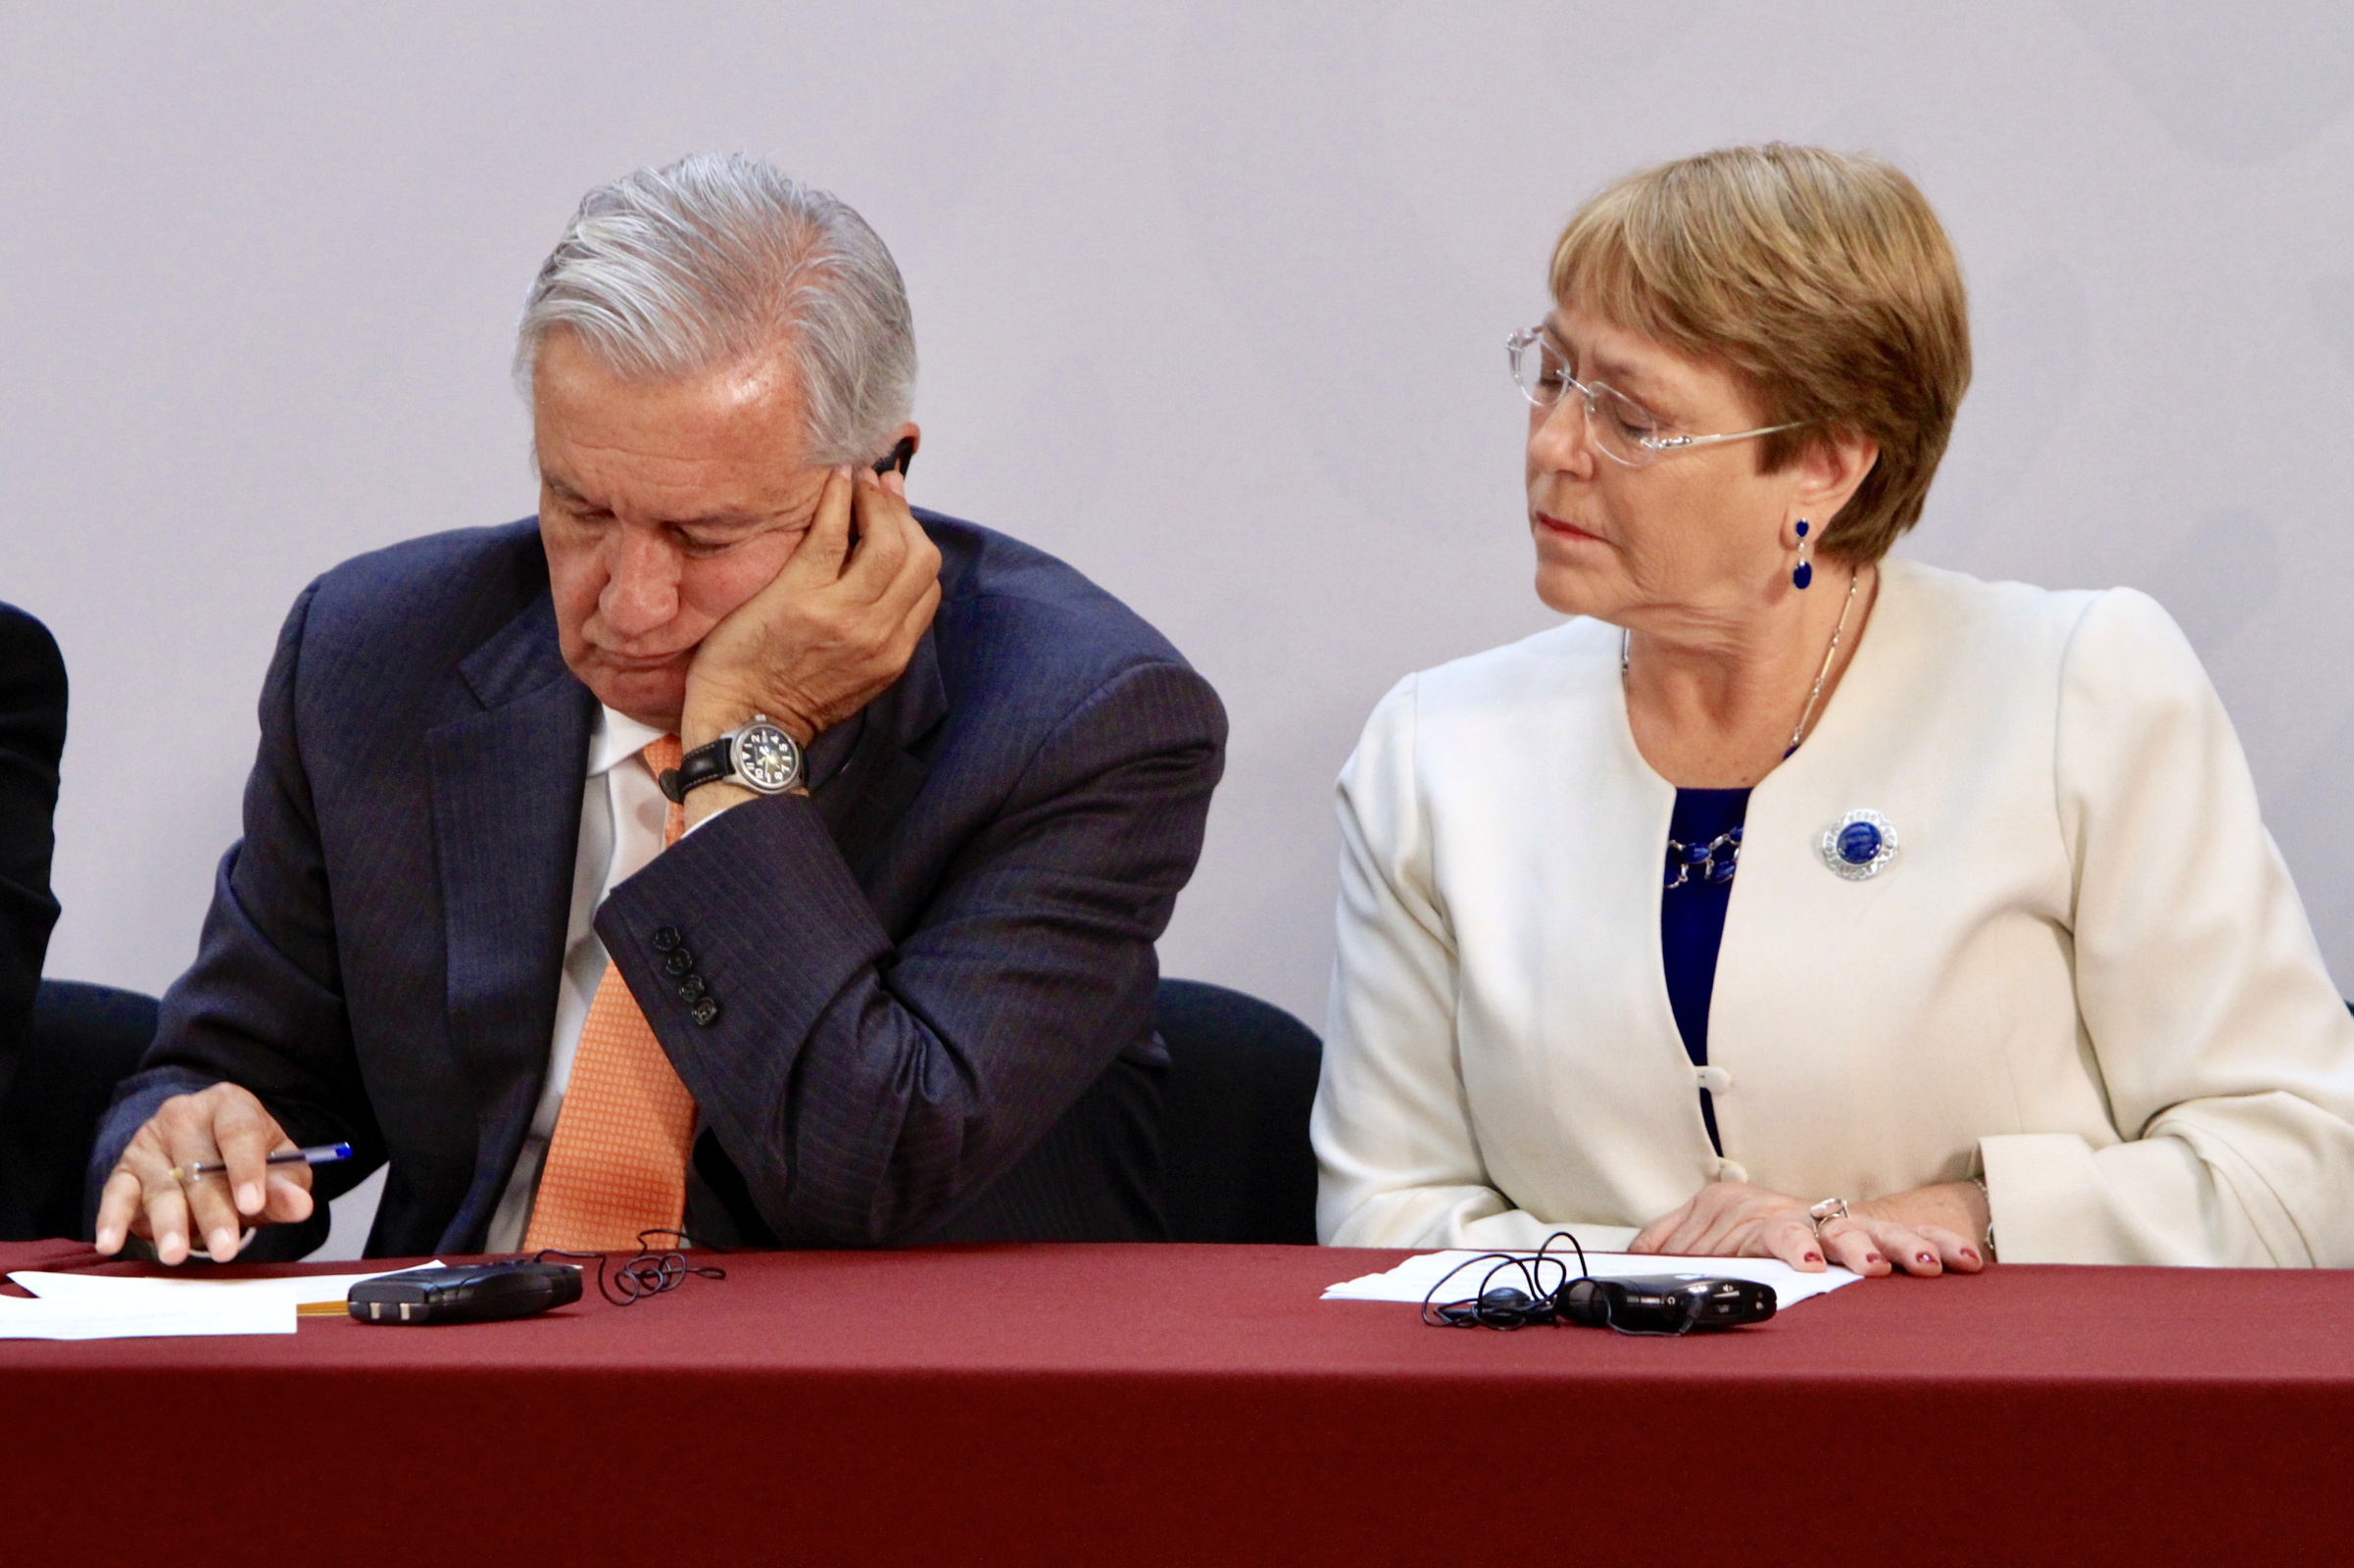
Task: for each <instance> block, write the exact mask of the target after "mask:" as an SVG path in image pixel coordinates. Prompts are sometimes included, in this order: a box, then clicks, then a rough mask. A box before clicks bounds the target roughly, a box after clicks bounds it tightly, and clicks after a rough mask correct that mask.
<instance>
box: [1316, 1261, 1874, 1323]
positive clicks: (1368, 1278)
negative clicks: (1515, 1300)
mask: <svg viewBox="0 0 2354 1568" xmlns="http://www.w3.org/2000/svg"><path fill="white" fill-rule="evenodd" d="M1484 1255H1487V1254H1484V1253H1480V1252H1468V1251H1456V1252H1424V1253H1422V1254H1421V1255H1419V1256H1416V1257H1409V1258H1407V1259H1406V1260H1405V1261H1404V1262H1402V1263H1400V1264H1398V1266H1397V1267H1396V1268H1393V1269H1387V1270H1385V1271H1383V1272H1382V1273H1379V1274H1367V1275H1363V1276H1361V1277H1360V1278H1357V1279H1353V1280H1343V1281H1342V1282H1341V1283H1340V1284H1338V1285H1335V1286H1332V1287H1330V1288H1328V1289H1327V1290H1326V1291H1325V1293H1324V1297H1323V1299H1325V1300H1327V1301H1411V1302H1413V1303H1414V1304H1416V1305H1420V1304H1421V1303H1422V1299H1423V1298H1425V1297H1427V1296H1429V1295H1430V1293H1431V1287H1432V1286H1434V1285H1436V1284H1438V1283H1439V1281H1440V1280H1441V1279H1442V1278H1444V1277H1445V1276H1446V1274H1447V1271H1448V1270H1449V1269H1452V1268H1454V1267H1456V1266H1457V1265H1459V1264H1462V1263H1467V1262H1469V1261H1470V1260H1471V1259H1473V1258H1475V1257H1480V1256H1484ZM1511 1255H1512V1256H1514V1257H1534V1256H1536V1255H1537V1254H1536V1253H1534V1252H1514V1253H1512V1254H1511ZM1555 1259H1560V1260H1562V1261H1563V1262H1565V1263H1566V1264H1567V1265H1568V1268H1569V1272H1568V1273H1567V1274H1566V1275H1564V1276H1562V1277H1563V1278H1565V1279H1575V1278H1577V1267H1578V1254H1577V1253H1576V1252H1574V1251H1573V1252H1570V1253H1569V1254H1568V1255H1567V1257H1566V1258H1563V1257H1562V1254H1561V1253H1560V1252H1557V1251H1555V1252H1547V1253H1546V1254H1545V1260H1546V1264H1547V1267H1546V1268H1545V1276H1546V1283H1548V1284H1549V1283H1550V1282H1551V1279H1552V1273H1553V1271H1552V1268H1551V1267H1550V1264H1551V1263H1552V1262H1553V1261H1554V1260H1555ZM1494 1266H1495V1264H1494V1263H1491V1264H1489V1265H1488V1266H1487V1267H1483V1268H1467V1269H1464V1270H1463V1272H1462V1273H1460V1274H1457V1275H1456V1276H1455V1277H1454V1278H1453V1279H1452V1280H1450V1281H1448V1282H1447V1289H1446V1291H1445V1292H1444V1293H1442V1297H1441V1299H1445V1300H1462V1299H1466V1298H1469V1297H1472V1296H1476V1295H1478V1294H1479V1289H1480V1281H1481V1280H1482V1279H1484V1278H1485V1277H1486V1276H1487V1273H1488V1268H1492V1267H1494ZM1586 1271H1587V1272H1588V1273H1589V1274H1591V1275H1593V1276H1594V1278H1595V1279H1597V1280H1619V1279H1628V1278H1631V1277H1633V1276H1635V1275H1638V1274H1702V1275H1707V1276H1710V1277H1712V1278H1715V1279H1734V1280H1753V1281H1755V1282H1756V1283H1757V1284H1759V1285H1771V1286H1772V1287H1774V1305H1775V1309H1776V1310H1778V1311H1779V1310H1780V1309H1782V1308H1784V1307H1787V1306H1789V1305H1790V1304H1791V1303H1792V1302H1795V1301H1803V1300H1805V1299H1807V1298H1808V1297H1810V1296H1825V1295H1828V1294H1830V1293H1831V1292H1833V1291H1836V1290H1838V1289H1839V1287H1840V1286H1842V1285H1853V1284H1854V1283H1855V1282H1856V1280H1857V1279H1858V1278H1860V1276H1858V1275H1855V1274H1850V1273H1849V1272H1847V1270H1845V1269H1843V1268H1839V1267H1837V1266H1836V1265H1835V1266H1833V1267H1831V1268H1827V1269H1825V1270H1824V1271H1823V1272H1822V1273H1820V1274H1801V1273H1799V1272H1798V1271H1797V1270H1796V1269H1794V1268H1792V1267H1790V1265H1789V1264H1788V1263H1785V1262H1783V1261H1782V1260H1781V1259H1779V1258H1772V1257H1663V1256H1660V1255H1658V1254H1656V1253H1637V1252H1594V1251H1590V1252H1588V1253H1587V1254H1586ZM1503 1285H1510V1286H1512V1287H1513V1288H1514V1289H1516V1290H1525V1289H1527V1283H1526V1281H1525V1279H1524V1278H1523V1276H1522V1274H1521V1271H1520V1270H1519V1269H1516V1268H1507V1269H1505V1270H1504V1272H1503V1273H1501V1274H1499V1275H1497V1276H1496V1280H1495V1281H1494V1286H1503ZM1491 1288H1494V1287H1493V1286H1492V1287H1491Z"/></svg>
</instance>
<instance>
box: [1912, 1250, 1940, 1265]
mask: <svg viewBox="0 0 2354 1568" xmlns="http://www.w3.org/2000/svg"><path fill="white" fill-rule="evenodd" d="M1913 1261H1914V1262H1916V1263H1934V1262H1936V1261H1937V1254H1936V1253H1934V1252H1915V1253H1914V1254H1913Z"/></svg>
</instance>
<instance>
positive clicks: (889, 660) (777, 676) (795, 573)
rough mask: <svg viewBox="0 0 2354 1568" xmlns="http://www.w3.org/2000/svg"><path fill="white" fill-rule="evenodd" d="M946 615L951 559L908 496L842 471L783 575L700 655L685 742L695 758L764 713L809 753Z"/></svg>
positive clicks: (833, 477) (829, 481) (717, 630)
mask: <svg viewBox="0 0 2354 1568" xmlns="http://www.w3.org/2000/svg"><path fill="white" fill-rule="evenodd" d="M894 478H895V479H896V475H895V476H894ZM854 516H855V517H856V518H857V521H858V544H857V546H856V548H853V547H852V545H851V522H852V518H853V517H854ZM939 605H940V551H939V549H938V548H937V547H936V546H934V545H933V543H932V541H931V539H930V537H929V536H928V535H926V534H925V533H924V531H923V529H922V527H921V526H920V525H918V524H917V522H916V521H915V518H914V516H913V515H911V514H910V513H909V512H908V511H907V502H906V500H905V499H904V498H903V496H902V494H901V492H900V488H899V486H898V485H897V484H896V483H894V484H892V485H889V486H886V485H885V483H884V482H883V481H882V480H880V479H877V478H876V477H875V475H874V474H873V473H872V472H871V471H870V470H868V469H865V468H862V467H861V468H838V469H836V470H835V471H834V472H833V473H831V474H829V475H828V476H827V478H826V482H825V491H824V494H823V495H822V496H820V497H819V499H818V503H817V515H816V518H815V520H814V521H813V522H812V523H811V524H810V526H809V535H808V537H806V538H805V539H803V540H802V542H801V548H799V549H798V550H796V551H794V552H793V557H792V559H791V560H790V561H788V562H786V563H785V566H784V569H783V570H782V571H780V572H778V573H777V575H776V578H775V580H774V581H772V582H770V583H769V584H768V586H767V587H765V588H762V589H761V590H760V592H759V593H757V594H754V595H753V596H752V597H751V598H750V599H748V600H746V601H745V602H744V603H743V604H741V605H739V606H737V607H736V608H735V610H733V611H732V612H730V613H728V615H727V616H726V617H725V618H724V619H722V620H721V621H720V622H719V624H718V625H716V626H714V627H712V628H711V634H710V635H709V636H707V637H706V638H704V640H703V644H702V646H701V647H699V648H698V649H696V651H695V662H694V664H693V667H692V668H691V669H690V670H689V671H688V673H687V698H686V711H685V714H684V717H683V718H682V720H681V722H680V725H679V739H680V740H681V742H683V743H684V745H685V746H686V747H687V749H688V750H690V751H692V750H693V749H694V748H696V747H698V746H701V745H703V744H705V743H706V742H709V741H711V740H713V739H716V738H717V737H718V736H719V735H720V734H721V733H723V732H724V731H726V730H730V729H733V728H735V727H736V726H737V725H739V724H741V723H743V722H745V721H746V720H747V719H749V718H751V717H752V715H753V714H754V713H756V712H759V713H766V714H767V715H768V716H769V717H770V718H772V719H774V720H776V722H777V723H778V724H780V725H782V726H783V727H784V729H785V730H786V731H787V732H788V733H789V734H791V735H792V736H793V738H794V739H796V740H798V741H800V742H801V743H802V744H803V745H805V746H806V745H808V744H809V742H810V741H812V740H814V739H815V738H816V737H817V736H819V735H821V734H823V733H825V731H827V730H829V729H831V728H833V727H834V726H835V725H836V724H839V723H840V722H842V721H843V720H844V719H846V718H848V717H850V716H851V715H852V714H853V713H856V712H857V711H858V710H859V709H861V708H863V707H865V706H866V704H867V703H869V702H871V701H872V700H873V699H874V698H875V696H876V695H877V694H879V693H880V692H882V691H883V689H884V688H886V687H888V686H889V685H890V684H891V683H892V682H893V681H895V680H897V679H899V677H900V674H901V672H902V671H904V670H905V669H906V668H907V661H908V659H909V658H910V657H912V656H913V654H914V652H915V643H916V640H917V639H918V638H920V637H921V636H922V635H923V632H924V628H925V627H927V626H929V625H930V624H931V623H932V613H933V612H934V611H935V610H937V609H938V608H939Z"/></svg>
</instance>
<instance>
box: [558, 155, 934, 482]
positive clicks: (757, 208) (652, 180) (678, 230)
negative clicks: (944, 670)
mask: <svg viewBox="0 0 2354 1568" xmlns="http://www.w3.org/2000/svg"><path fill="white" fill-rule="evenodd" d="M559 327H564V328H567V329H569V330H570V331H571V332H572V333H573V334H574V335H575V336H576V337H577V338H578V339H579V341H580V344H581V346H582V347H583V348H585V349H587V350H588V352H589V354H590V355H591V356H592V357H593V358H595V359H596V361H597V362H598V363H599V364H601V365H603V366H604V367H605V368H607V369H609V370H612V371H613V373H614V374H616V375H620V376H624V377H628V378H632V379H635V378H639V377H647V378H662V379H668V378H672V377H677V376H688V375H695V374H699V373H701V372H704V371H707V370H714V369H718V368H724V367H727V366H730V365H734V364H737V363H739V362H742V361H745V360H749V359H751V358H753V357H755V356H756V355H759V354H760V353H761V352H763V351H766V350H769V349H771V348H775V347H783V348H786V349H788V350H789V351H790V352H791V354H792V357H793V361H794V363H795V365H796V366H797V367H798V368H799V369H800V372H801V391H802V397H803V399H804V400H805V401H806V403H807V405H808V409H809V425H808V441H809V462H811V463H813V464H825V465H831V464H840V463H863V462H871V461H872V460H874V459H876V458H878V457H881V456H882V455H883V453H884V452H885V451H886V450H888V449H889V447H890V445H891V440H892V433H893V432H894V431H895V430H897V429H898V428H899V426H900V425H901V424H902V423H903V422H905V421H906V419H907V412H908V410H909V408H910V407H911V406H912V405H913V403H914V399H915V325H914V321H913V319H912V318H911V316H910V315H909V313H908V310H907V285H906V284H905V283H903V282H902V281H901V280H900V275H899V266H898V264H897V263H895V262H894V261H892V259H891V252H890V250H889V249H888V248H886V247H885V246H884V244H883V242H882V239H881V238H880V237H879V236H878V235H876V233H875V231H874V230H873V229H871V228H869V227H867V225H866V221H865V220H864V219H862V218H860V217H859V216H858V214H857V213H856V212H855V211H853V210H852V209H851V208H850V206H849V205H848V204H846V203H844V202H843V201H841V200H839V199H838V198H836V197H835V196H833V195H831V194H829V193H828V192H825V191H822V190H814V189H812V188H810V187H809V186H808V185H804V184H802V183H800V182H799V181H798V180H792V179H788V178H786V177H785V176H784V174H782V173H780V172H778V171H777V170H776V169H775V168H773V167H772V166H770V165H768V164H765V163H762V162H760V160H759V159H755V158H747V157H745V156H744V155H742V154H740V153H730V154H726V155H724V156H722V155H720V154H716V153H699V154H697V155H696V156H694V157H692V158H682V159H680V160H679V161H678V162H677V163H675V164H671V165H669V166H668V167H667V168H664V169H641V170H639V171H638V172H635V173H633V174H626V175H623V176H622V177H621V178H619V179H616V180H614V181H613V183H612V184H610V185H600V186H598V187H597V188H596V189H595V190H592V191H590V192H589V193H588V194H587V195H586V196H584V197H582V198H581V202H580V210H579V211H578V212H577V213H575V214H573V215H572V221H571V222H570V224H568V225H567V226H566V227H565V229H564V237H563V238H562V239H560V240H558V241H557V242H556V249H555V250H554V251H553V252H551V253H550V254H549V256H548V260H547V262H546V264H545V265H543V266H542V267H541V268H540V270H539V278H538V280H537V281H536V282H534V283H533V284H532V285H531V296H530V298H529V299H528V300H526V301H525V302H524V305H523V319H522V321H521V323H520V324H519V325H518V326H517V328H516V335H515V385H516V386H517V387H518V388H519V389H520V390H521V392H522V394H523V397H524V400H525V401H526V402H528V401H529V400H530V397H531V372H532V366H533V363H534V361H535V360H536V359H537V357H538V354H539V348H540V345H541V344H542V343H544V342H545V341H546V340H547V337H548V334H549V333H550V332H553V331H555V330H556V329H557V328H559Z"/></svg>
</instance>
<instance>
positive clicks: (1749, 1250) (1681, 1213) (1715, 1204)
mask: <svg viewBox="0 0 2354 1568" xmlns="http://www.w3.org/2000/svg"><path fill="white" fill-rule="evenodd" d="M1806 1210H1807V1202H1806V1201H1805V1200H1804V1199H1798V1198H1792V1197H1790V1195H1789V1194H1787V1193H1777V1192H1771V1191H1769V1190H1767V1189H1766V1188H1763V1187H1755V1186H1751V1185H1750V1184H1749V1183H1747V1182H1717V1183H1715V1184H1714V1185H1712V1186H1708V1187H1703V1188H1702V1189H1700V1191H1699V1193H1698V1194H1697V1195H1695V1196H1694V1197H1693V1198H1692V1201H1690V1202H1688V1203H1686V1204H1684V1205H1683V1206H1682V1207H1680V1208H1676V1209H1672V1210H1670V1211H1669V1212H1668V1213H1665V1214H1662V1215H1661V1216H1659V1218H1657V1219H1655V1220H1653V1221H1651V1223H1650V1224H1648V1225H1646V1226H1644V1227H1643V1231H1642V1233H1641V1234H1640V1235H1638V1236H1637V1237H1636V1238H1635V1240H1634V1242H1633V1243H1632V1244H1631V1245H1630V1246H1629V1247H1628V1249H1627V1250H1629V1251H1630V1252H1659V1253H1665V1254H1667V1255H1670V1256H1680V1257H1778V1258H1780V1259H1781V1260H1782V1261H1783V1262H1785V1263H1788V1264H1790V1267H1792V1268H1795V1269H1798V1270H1801V1271H1803V1272H1805V1273H1809V1274H1814V1273H1820V1272H1822V1270H1823V1269H1824V1268H1825V1267H1827V1266H1828V1265H1829V1264H1831V1263H1837V1264H1839V1266H1840V1267H1842V1268H1846V1269H1851V1270H1853V1271H1854V1272H1855V1273H1858V1274H1866V1275H1870V1274H1887V1273H1890V1272H1892V1271H1893V1270H1895V1269H1902V1270H1903V1271H1904V1272H1905V1273H1907V1274H1923V1275H1928V1274H1942V1273H1944V1272H1945V1271H1946V1270H1947V1269H1952V1270H1954V1271H1955V1272H1957V1273H1962V1274H1975V1273H1977V1272H1978V1271H1979V1270H1980V1269H1982V1268H1984V1267H1986V1253H1985V1249H1984V1248H1983V1247H1982V1246H1981V1244H1980V1243H1979V1242H1978V1240H1977V1238H1978V1237H1981V1236H1984V1235H1985V1234H1986V1194H1984V1193H1982V1192H1980V1191H1979V1188H1978V1184H1977V1183H1975V1182H1941V1183H1938V1184H1937V1185H1936V1186H1933V1187H1916V1188H1914V1189H1913V1190H1912V1191H1911V1192H1909V1193H1897V1194H1894V1195H1892V1196H1890V1197H1888V1198H1879V1199H1874V1200H1873V1201H1870V1202H1868V1203H1853V1204H1850V1205H1849V1206H1848V1211H1847V1217H1846V1218H1844V1219H1832V1220H1826V1221H1824V1222H1823V1227H1822V1230H1821V1232H1820V1234H1818V1233H1817V1231H1816V1229H1815V1223H1814V1221H1813V1220H1812V1219H1810V1218H1809V1217H1808V1216H1807V1212H1806Z"/></svg>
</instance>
